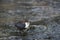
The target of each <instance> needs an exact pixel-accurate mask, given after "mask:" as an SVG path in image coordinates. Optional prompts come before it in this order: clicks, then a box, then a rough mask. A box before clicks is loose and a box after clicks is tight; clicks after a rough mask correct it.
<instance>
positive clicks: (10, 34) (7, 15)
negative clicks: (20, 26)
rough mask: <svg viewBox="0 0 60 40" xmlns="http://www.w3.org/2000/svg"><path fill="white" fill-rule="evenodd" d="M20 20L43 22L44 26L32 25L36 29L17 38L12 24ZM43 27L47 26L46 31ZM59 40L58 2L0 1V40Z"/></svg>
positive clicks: (34, 0) (55, 0) (59, 10)
mask: <svg viewBox="0 0 60 40" xmlns="http://www.w3.org/2000/svg"><path fill="white" fill-rule="evenodd" d="M22 19H28V20H29V21H31V22H35V21H43V23H45V24H46V25H32V26H37V28H35V29H31V30H29V31H28V32H27V34H25V36H19V35H18V31H19V30H17V29H16V27H14V23H15V22H17V21H19V20H22ZM44 26H47V30H46V31H44V28H45V27H44ZM59 39H60V0H0V40H59Z"/></svg>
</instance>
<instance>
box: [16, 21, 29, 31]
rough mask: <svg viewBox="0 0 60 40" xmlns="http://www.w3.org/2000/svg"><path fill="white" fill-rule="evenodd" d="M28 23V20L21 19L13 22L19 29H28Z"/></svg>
mask: <svg viewBox="0 0 60 40" xmlns="http://www.w3.org/2000/svg"><path fill="white" fill-rule="evenodd" d="M29 25H30V22H29V21H28V20H21V21H18V22H17V23H15V26H16V27H17V29H19V30H20V31H22V30H25V29H28V28H29Z"/></svg>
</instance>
